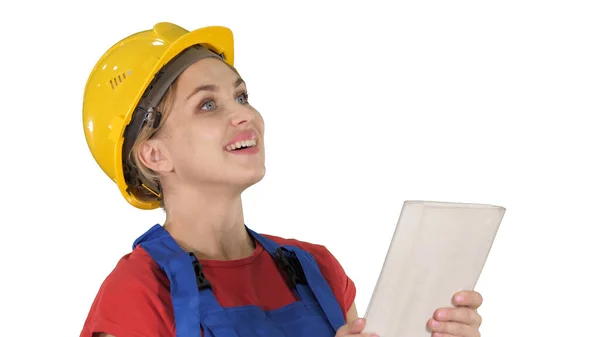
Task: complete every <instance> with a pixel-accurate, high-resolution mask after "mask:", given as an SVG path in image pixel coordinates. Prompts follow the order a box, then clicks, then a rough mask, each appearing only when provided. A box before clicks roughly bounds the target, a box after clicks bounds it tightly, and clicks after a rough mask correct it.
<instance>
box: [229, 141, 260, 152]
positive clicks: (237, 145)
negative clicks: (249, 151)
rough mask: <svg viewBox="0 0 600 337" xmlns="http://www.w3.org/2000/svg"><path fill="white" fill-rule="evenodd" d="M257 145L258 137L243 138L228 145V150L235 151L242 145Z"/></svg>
mask: <svg viewBox="0 0 600 337" xmlns="http://www.w3.org/2000/svg"><path fill="white" fill-rule="evenodd" d="M253 146H256V139H251V140H242V141H239V142H236V143H235V144H231V145H228V146H227V151H233V150H237V149H241V148H242V147H253Z"/></svg>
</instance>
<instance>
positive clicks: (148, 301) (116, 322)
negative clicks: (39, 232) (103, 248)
mask: <svg viewBox="0 0 600 337" xmlns="http://www.w3.org/2000/svg"><path fill="white" fill-rule="evenodd" d="M170 300H171V299H170V296H169V285H168V278H167V276H166V275H165V274H164V273H162V272H161V270H160V268H159V267H158V265H157V264H156V263H154V261H153V260H152V258H151V257H150V256H149V255H148V254H147V253H146V252H145V251H144V250H143V249H141V248H139V247H138V248H136V249H134V250H133V251H132V252H131V253H128V254H125V255H124V256H123V257H122V258H120V260H119V261H118V262H117V264H116V266H115V267H114V268H113V270H112V271H111V272H110V273H109V274H108V276H107V277H106V278H105V279H104V281H103V282H102V284H101V285H100V289H99V290H98V292H97V294H96V297H95V299H94V302H93V303H92V306H91V308H90V311H89V313H88V317H87V319H86V321H85V324H84V327H83V330H82V332H81V335H80V336H81V337H84V336H92V335H93V334H94V333H100V332H105V333H109V334H111V335H115V336H138V335H141V336H144V335H153V334H156V333H157V332H159V335H161V336H162V335H164V336H169V335H172V332H173V331H174V324H173V322H171V320H170V319H169V317H171V316H172V312H171V311H170V310H171V309H170V308H171V303H170Z"/></svg>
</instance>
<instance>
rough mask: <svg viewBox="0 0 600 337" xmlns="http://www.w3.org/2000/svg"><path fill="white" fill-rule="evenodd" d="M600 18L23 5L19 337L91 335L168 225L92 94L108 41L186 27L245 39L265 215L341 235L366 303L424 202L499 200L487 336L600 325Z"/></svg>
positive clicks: (12, 48)
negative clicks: (143, 196) (110, 174)
mask: <svg viewBox="0 0 600 337" xmlns="http://www.w3.org/2000/svg"><path fill="white" fill-rule="evenodd" d="M9 6H11V8H10V9H9ZM599 17H600V10H599V8H598V5H597V2H595V1H574V0H569V1H566V0H565V1H529V0H519V1H511V0H508V1H495V2H488V1H413V2H406V1H405V2H392V1H390V2H385V1H367V2H351V1H327V2H325V1H324V2H323V3H317V2H314V3H309V2H307V1H300V2H295V3H293V4H292V3H291V2H275V1H272V2H270V3H267V2H260V1H246V2H241V1H240V2H237V3H234V2H232V1H211V2H205V1H186V2H184V1H179V2H176V1H171V2H170V4H169V2H167V1H158V2H157V1H135V2H134V1H108V0H106V1H101V2H87V1H80V2H73V4H70V5H68V4H67V3H66V2H65V1H47V2H42V1H38V3H31V2H28V3H24V2H23V3H18V4H17V3H16V2H14V3H10V4H3V5H1V8H0V26H1V27H0V28H2V42H1V43H2V45H1V47H0V49H1V52H0V57H1V63H0V66H1V69H2V77H1V81H0V86H1V89H2V91H1V97H2V105H1V114H0V118H1V121H2V132H0V137H1V142H0V144H1V145H0V146H2V148H1V152H0V153H1V154H2V164H1V165H0V167H1V170H2V172H1V173H2V175H1V176H2V178H3V181H2V200H3V201H2V206H0V207H1V208H2V211H3V212H2V223H3V231H2V235H1V236H0V238H1V239H0V240H1V242H2V244H1V246H0V249H1V250H2V252H1V255H0V258H1V259H2V263H1V266H2V271H1V273H2V277H1V281H0V282H2V285H1V287H0V291H1V292H2V293H1V294H0V295H1V296H0V305H1V308H2V309H1V310H2V314H1V316H0V322H1V323H0V328H1V329H2V335H3V336H77V335H78V334H79V332H80V330H81V327H82V324H83V322H84V320H85V318H86V315H87V313H88V310H89V307H90V304H91V302H92V300H93V298H94V296H95V294H96V291H97V290H98V287H99V286H100V284H101V282H102V281H103V279H104V277H106V275H107V274H108V273H109V272H110V271H111V270H112V268H113V267H114V265H115V263H116V262H117V261H118V259H119V258H120V257H121V256H122V255H123V254H126V253H128V252H129V251H130V249H131V244H132V242H133V240H134V239H135V238H137V236H138V235H140V234H141V233H142V232H143V231H145V230H146V229H147V228H148V227H150V226H151V225H153V224H155V223H160V222H161V221H162V220H163V214H162V212H161V211H158V210H157V211H150V212H149V211H140V210H136V209H134V208H132V207H130V206H129V205H128V204H126V202H125V201H124V200H123V199H122V198H121V196H120V194H119V192H118V190H117V187H116V185H115V184H113V183H112V182H111V181H110V180H109V179H108V178H107V177H106V176H105V175H104V174H103V173H102V171H101V170H100V168H99V167H98V166H97V165H96V163H95V162H94V161H93V159H92V157H91V155H90V153H89V151H88V149H87V146H86V143H85V138H84V135H83V125H82V117H81V106H82V101H81V100H82V95H83V88H84V85H85V81H86V79H87V76H88V75H89V71H90V70H91V68H92V66H93V65H94V63H95V62H96V61H97V59H98V58H99V57H100V56H101V55H102V53H103V52H104V51H105V50H106V49H107V48H108V47H110V46H111V45H112V44H113V43H115V42H116V41H118V40H119V39H121V38H122V37H124V36H126V35H128V34H130V33H133V32H136V31H139V30H145V29H150V28H151V27H152V25H153V24H155V23H156V22H159V21H171V22H174V23H177V24H179V25H181V26H183V27H185V28H186V29H195V28H200V27H202V26H207V25H224V26H228V27H230V28H231V29H232V30H233V31H234V34H235V39H236V52H235V53H236V66H237V67H238V69H239V70H240V72H241V73H242V75H243V76H244V77H245V79H246V81H247V83H248V85H249V90H250V100H251V102H252V103H253V105H254V106H255V107H257V108H258V109H259V111H261V113H262V114H263V116H264V118H265V120H266V127H267V128H266V141H267V171H268V173H267V176H266V177H265V179H264V180H263V181H262V182H261V183H260V184H258V185H256V186H254V187H252V188H251V189H250V190H248V191H247V193H245V194H244V202H245V214H246V222H247V224H248V225H249V226H250V227H251V228H253V229H255V230H258V231H260V232H266V233H271V234H276V235H280V236H284V237H294V238H298V239H301V240H307V241H311V242H316V243H321V244H324V245H326V246H327V247H328V248H329V249H330V250H331V251H332V252H333V253H334V254H335V256H336V257H337V258H338V259H339V260H340V262H341V263H342V264H343V266H344V268H345V269H346V272H347V273H348V274H349V275H350V276H351V277H352V278H353V280H354V281H355V282H356V285H357V287H358V295H357V298H356V303H357V305H358V309H359V313H361V314H362V313H364V310H365V309H366V305H367V303H368V301H369V298H370V296H371V292H372V290H373V288H374V286H375V282H376V280H377V276H378V273H379V269H380V267H381V265H382V263H383V259H384V257H385V254H386V250H387V245H388V243H389V240H390V238H391V234H392V232H393V229H394V226H395V224H396V221H397V218H398V214H399V212H400V209H401V207H402V203H403V201H404V200H407V199H426V200H442V201H460V202H480V203H492V204H497V205H502V206H505V207H506V208H507V213H506V216H505V218H504V221H503V223H502V226H501V228H500V231H499V232H498V236H497V238H496V241H495V243H494V246H493V248H492V252H491V253H490V256H489V259H488V261H487V263H486V266H485V268H484V271H483V274H482V276H481V278H480V281H479V283H478V285H477V288H476V290H478V291H480V292H481V293H482V294H483V296H484V298H485V300H484V305H483V307H482V308H481V310H480V312H481V314H482V316H483V318H484V324H483V326H482V328H481V331H482V333H483V336H485V337H507V336H511V337H520V336H523V337H526V336H561V337H563V336H569V337H570V336H600V333H599V331H600V330H599V329H598V326H597V325H598V314H599V313H600V309H598V302H600V291H599V290H598V289H599V285H600V276H598V269H599V265H600V263H599V262H598V259H599V258H600V250H599V248H598V247H599V245H598V243H597V241H598V234H599V230H598V227H599V225H600V220H599V217H598V205H599V201H600V197H599V196H598V191H599V190H600V179H599V178H598V173H599V172H600V164H598V148H599V145H600V131H599V129H600V123H599V122H598V121H597V117H598V116H597V115H598V113H599V111H600V109H599V107H600V100H599V97H600V95H599V89H600V48H599V45H600V44H599V43H598V41H599V39H600V20H599V19H598V18H599Z"/></svg>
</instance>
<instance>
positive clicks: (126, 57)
mask: <svg viewBox="0 0 600 337" xmlns="http://www.w3.org/2000/svg"><path fill="white" fill-rule="evenodd" d="M233 49H234V48H233V34H232V32H231V30H229V29H228V28H226V27H220V26H211V27H205V28H200V29H197V30H194V31H187V30H185V29H183V28H181V27H179V26H177V25H174V24H172V23H167V22H162V23H158V24H156V25H155V26H154V27H153V29H151V30H146V31H142V32H138V33H135V34H133V35H130V36H128V37H126V38H124V39H123V40H121V41H119V42H118V43H116V44H115V45H114V46H112V47H111V48H110V49H109V50H108V51H107V52H106V53H105V54H104V55H103V56H102V57H101V58H100V60H99V61H98V62H97V63H96V65H95V66H94V68H93V70H92V72H91V74H90V76H89V78H88V81H87V83H86V86H85V92H84V98H83V128H84V133H85V138H86V141H87V144H88V147H89V149H90V151H91V153H92V156H93V157H94V159H95V160H96V162H97V163H98V165H99V166H100V167H101V168H102V170H103V171H104V173H106V175H108V177H109V178H111V179H112V180H113V181H114V182H115V183H116V184H117V186H118V187H119V190H120V191H121V194H122V195H123V197H124V198H125V199H126V200H127V202H129V203H130V204H131V205H133V206H135V207H137V208H140V209H155V208H157V207H159V205H160V198H161V196H160V192H159V191H152V190H151V189H149V188H148V187H146V186H145V185H144V186H142V182H141V180H140V179H139V177H137V173H136V172H133V171H132V169H131V168H130V167H128V165H127V164H126V159H127V156H128V154H129V152H130V151H131V147H132V146H133V143H134V141H135V138H136V137H137V134H138V132H139V131H140V130H141V128H142V126H143V125H144V124H145V123H155V125H158V122H159V120H158V119H159V118H160V114H158V116H157V114H156V113H153V110H152V109H153V108H155V107H156V105H157V104H158V103H159V101H160V99H161V98H162V96H163V95H164V93H165V92H166V90H167V89H168V87H169V86H170V85H171V83H172V82H173V81H174V80H175V78H176V77H177V76H178V75H179V74H180V73H181V72H182V71H183V70H185V68H187V66H189V65H191V64H192V63H194V62H195V61H197V60H199V59H202V58H205V57H218V58H221V59H222V60H224V61H225V62H226V63H227V64H229V65H230V66H231V67H233ZM140 187H144V188H146V189H147V190H149V191H151V192H152V193H153V194H155V196H156V198H148V197H141V196H140V195H139V193H135V191H136V190H139V188H140Z"/></svg>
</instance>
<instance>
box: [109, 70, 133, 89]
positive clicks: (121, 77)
mask: <svg viewBox="0 0 600 337" xmlns="http://www.w3.org/2000/svg"><path fill="white" fill-rule="evenodd" d="M127 75H131V70H129V71H127V72H125V73H121V74H119V75H117V77H113V78H111V79H110V87H111V88H112V89H113V90H115V88H116V87H117V86H119V84H121V83H123V81H125V80H126V79H127Z"/></svg>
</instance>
